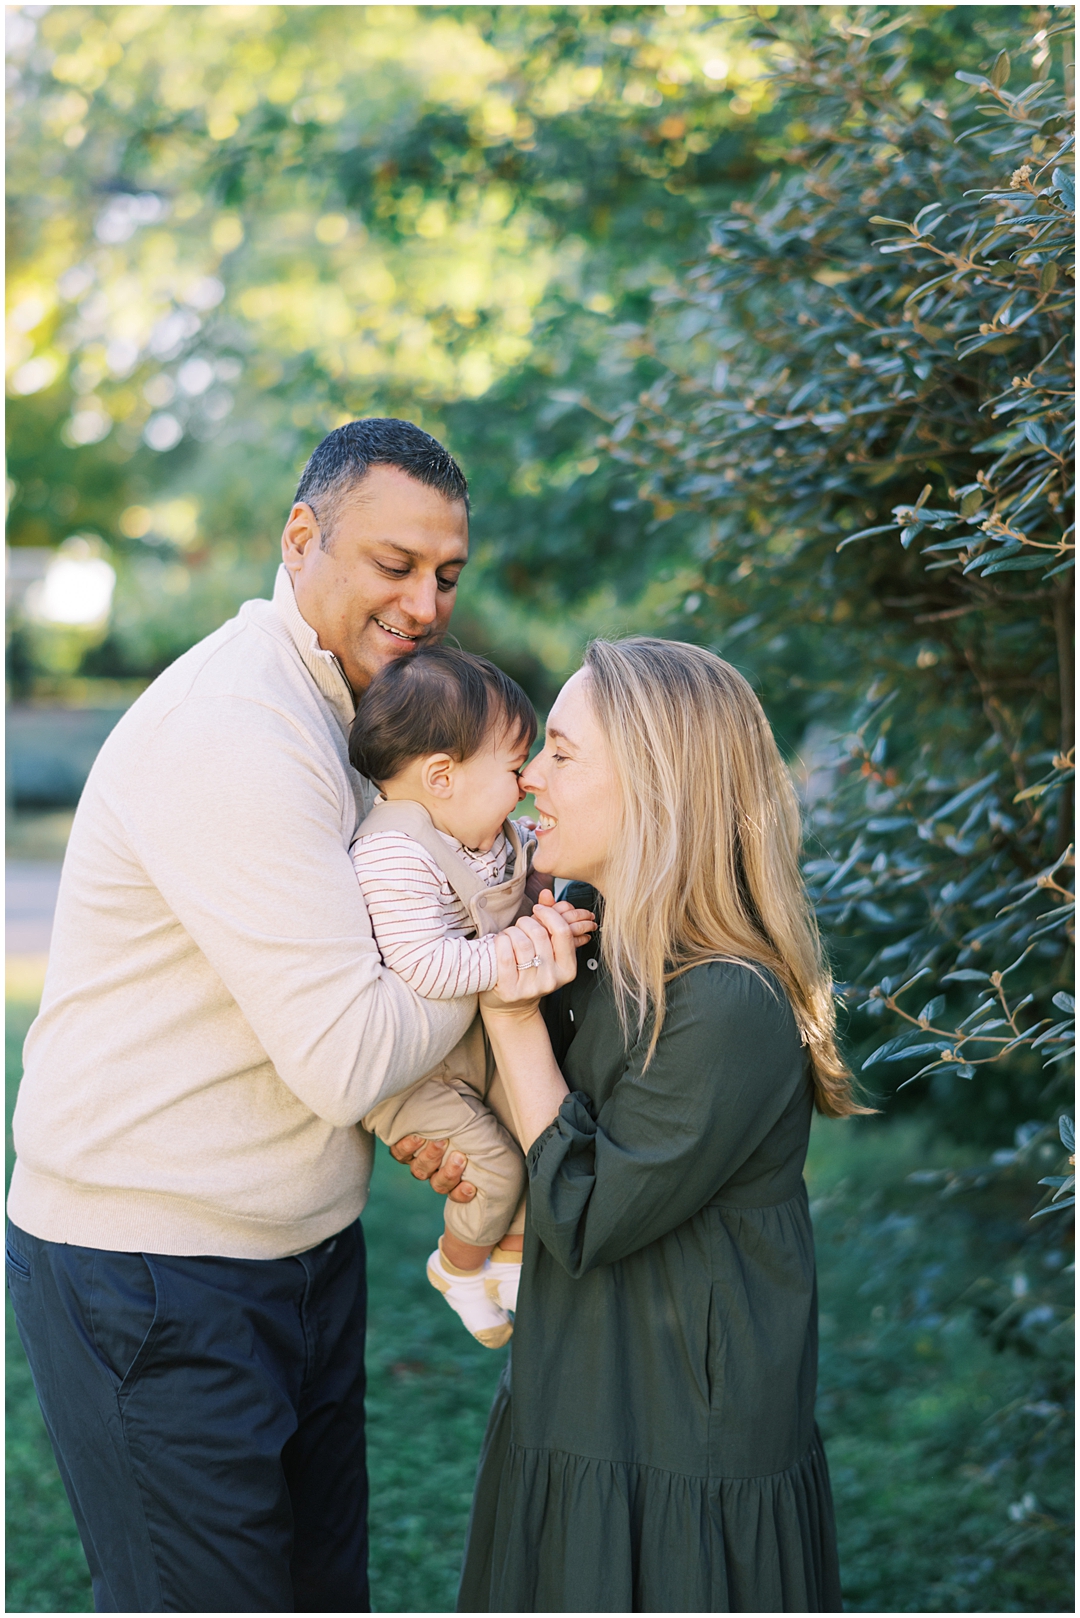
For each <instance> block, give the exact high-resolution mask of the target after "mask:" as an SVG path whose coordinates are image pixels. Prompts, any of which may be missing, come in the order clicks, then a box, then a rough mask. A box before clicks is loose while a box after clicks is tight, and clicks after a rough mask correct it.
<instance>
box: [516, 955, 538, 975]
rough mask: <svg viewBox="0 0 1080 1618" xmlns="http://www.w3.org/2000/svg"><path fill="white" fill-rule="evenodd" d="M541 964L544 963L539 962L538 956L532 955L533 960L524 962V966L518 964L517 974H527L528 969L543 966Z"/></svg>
mask: <svg viewBox="0 0 1080 1618" xmlns="http://www.w3.org/2000/svg"><path fill="white" fill-rule="evenodd" d="M543 964H544V963H543V961H542V960H541V959H540V957H539V955H534V956H533V958H532V960H531V961H526V962H525V964H524V965H521V964H520V963H519V965H518V971H519V972H527V971H528V970H529V968H530V967H533V966H543Z"/></svg>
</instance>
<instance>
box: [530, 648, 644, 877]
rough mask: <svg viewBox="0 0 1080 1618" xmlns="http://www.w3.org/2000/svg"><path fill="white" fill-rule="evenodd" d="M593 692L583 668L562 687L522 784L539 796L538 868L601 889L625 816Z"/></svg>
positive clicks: (536, 861)
mask: <svg viewBox="0 0 1080 1618" xmlns="http://www.w3.org/2000/svg"><path fill="white" fill-rule="evenodd" d="M588 693H589V672H588V670H587V669H579V670H578V672H577V673H576V674H575V675H573V676H572V677H571V678H570V679H569V680H568V681H567V682H566V684H565V685H564V686H563V688H562V690H561V691H560V692H559V695H558V698H557V700H556V702H555V706H554V707H553V708H552V710H551V714H550V716H549V717H548V723H547V734H546V736H545V738H544V748H543V752H541V753H538V754H537V756H536V757H535V758H534V759H533V761H532V763H531V764H529V765H527V766H526V768H525V769H524V770H523V771H522V772H521V784H522V786H523V787H524V788H525V790H526V792H531V793H532V794H533V795H534V797H535V799H536V809H537V817H538V819H539V822H540V828H539V831H538V833H537V836H538V844H539V846H538V847H537V850H536V859H535V862H534V863H535V868H536V870H538V871H541V872H543V873H544V874H545V875H547V874H550V875H551V876H560V877H572V878H574V879H575V880H576V881H578V882H589V883H591V884H592V886H593V887H594V888H596V889H597V890H598V891H599V892H601V893H602V892H603V891H604V867H605V864H606V862H607V858H608V851H609V849H610V847H611V843H612V839H613V837H614V836H615V835H616V833H617V830H618V825H619V821H620V818H621V816H620V804H619V786H618V782H617V780H616V778H615V771H614V768H613V766H612V763H611V757H610V754H609V752H608V746H607V742H606V740H605V738H604V734H603V732H602V731H601V729H600V726H599V725H598V723H597V721H596V716H595V715H594V713H593V710H592V704H591V703H590V702H589V694H588Z"/></svg>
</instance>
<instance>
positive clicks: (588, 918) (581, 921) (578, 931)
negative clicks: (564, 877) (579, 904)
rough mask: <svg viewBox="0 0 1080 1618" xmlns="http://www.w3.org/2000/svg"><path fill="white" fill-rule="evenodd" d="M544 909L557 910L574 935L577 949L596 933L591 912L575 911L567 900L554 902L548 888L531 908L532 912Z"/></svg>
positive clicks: (553, 897)
mask: <svg viewBox="0 0 1080 1618" xmlns="http://www.w3.org/2000/svg"><path fill="white" fill-rule="evenodd" d="M541 906H542V907H543V908H544V909H554V910H557V911H558V913H559V915H560V916H561V917H562V918H563V920H564V921H565V922H566V924H567V926H568V927H569V928H570V931H571V933H573V935H574V942H575V944H576V945H577V947H578V949H580V948H581V946H582V944H584V943H585V941H586V940H587V939H588V938H589V937H590V935H591V934H592V933H595V931H596V917H595V915H594V914H593V912H592V911H591V910H576V909H575V908H574V906H573V905H572V904H571V903H570V901H569V899H560V900H559V902H558V904H556V902H555V895H554V893H553V892H552V891H551V889H550V888H545V889H544V891H543V893H542V894H541V895H540V902H539V904H536V905H534V906H533V909H534V911H535V910H539V909H540V908H541Z"/></svg>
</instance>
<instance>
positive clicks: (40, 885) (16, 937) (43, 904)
mask: <svg viewBox="0 0 1080 1618" xmlns="http://www.w3.org/2000/svg"><path fill="white" fill-rule="evenodd" d="M6 876H7V887H6V895H5V922H6V942H5V950H6V953H7V954H8V955H9V956H10V955H44V954H45V953H46V952H47V951H48V948H49V939H50V936H51V934H52V919H53V910H54V909H55V908H56V892H57V889H58V888H59V886H60V866H59V865H58V864H55V863H53V862H52V861H45V860H8V862H7V867H6Z"/></svg>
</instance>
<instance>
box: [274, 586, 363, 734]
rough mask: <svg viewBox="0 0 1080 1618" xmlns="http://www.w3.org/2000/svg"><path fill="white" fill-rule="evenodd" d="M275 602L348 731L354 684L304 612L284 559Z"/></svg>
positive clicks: (309, 669)
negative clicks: (324, 644) (325, 649)
mask: <svg viewBox="0 0 1080 1618" xmlns="http://www.w3.org/2000/svg"><path fill="white" fill-rule="evenodd" d="M274 606H275V608H276V609H277V614H278V617H279V618H280V619H281V621H282V623H283V624H284V625H285V628H286V629H287V630H288V631H289V637H290V639H291V640H292V642H293V645H294V646H295V647H296V650H297V651H298V652H299V653H300V656H301V658H302V659H303V663H304V667H305V668H306V669H307V671H308V673H309V674H310V675H311V678H312V679H313V680H314V681H315V684H316V686H317V687H318V689H319V691H320V693H321V694H322V696H324V697H325V698H326V700H327V702H328V703H329V704H330V706H331V708H333V710H334V713H335V714H336V716H337V718H338V721H339V722H340V724H341V728H342V730H344V731H345V733H346V735H348V732H349V729H350V727H351V726H352V722H353V719H354V718H355V715H356V702H355V699H354V697H353V694H352V687H351V686H350V685H349V682H348V680H347V679H346V678H345V673H344V670H343V669H342V667H341V664H340V663H339V662H338V660H337V658H336V657H335V656H334V654H333V652H325V651H323V648H322V647H321V646H320V645H319V637H318V635H316V633H315V631H314V630H313V629H312V627H311V625H310V624H309V623H308V621H307V619H306V618H302V617H301V616H300V608H299V607H298V606H297V605H296V597H295V595H294V594H293V586H292V580H291V579H290V577H289V573H288V569H287V568H286V567H285V565H284V563H282V565H281V566H280V567H279V568H278V571H277V578H276V579H275V581H274Z"/></svg>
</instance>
